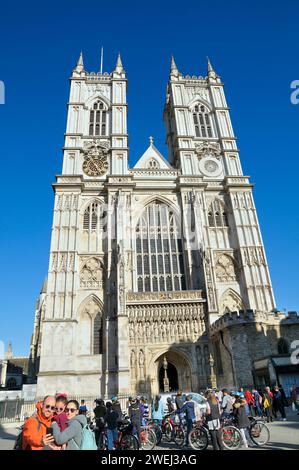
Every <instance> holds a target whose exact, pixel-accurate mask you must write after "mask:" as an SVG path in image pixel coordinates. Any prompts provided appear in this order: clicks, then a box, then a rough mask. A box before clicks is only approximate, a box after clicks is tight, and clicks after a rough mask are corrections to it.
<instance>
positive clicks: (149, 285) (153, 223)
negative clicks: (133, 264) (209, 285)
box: [136, 202, 186, 292]
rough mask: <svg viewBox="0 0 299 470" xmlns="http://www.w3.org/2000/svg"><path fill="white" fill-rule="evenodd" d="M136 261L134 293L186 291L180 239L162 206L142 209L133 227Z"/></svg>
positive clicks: (157, 205)
mask: <svg viewBox="0 0 299 470" xmlns="http://www.w3.org/2000/svg"><path fill="white" fill-rule="evenodd" d="M136 258H137V259H136V261H137V288H138V292H144V291H155V292H156V291H175V290H185V289H186V284H185V275H184V260H183V248H182V240H181V239H180V238H179V232H178V227H177V223H176V218H175V215H174V213H173V211H172V210H171V209H170V208H169V207H168V206H167V205H166V204H162V203H157V202H154V203H152V204H150V205H148V206H147V207H146V208H145V210H144V212H143V214H142V216H141V217H140V219H139V221H138V224H137V227H136Z"/></svg>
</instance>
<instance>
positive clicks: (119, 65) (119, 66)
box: [114, 53, 124, 74]
mask: <svg viewBox="0 0 299 470" xmlns="http://www.w3.org/2000/svg"><path fill="white" fill-rule="evenodd" d="M114 72H116V73H119V74H120V73H122V72H124V68H123V64H122V61H121V58H120V53H118V56H117V61H116V67H115V70H114Z"/></svg>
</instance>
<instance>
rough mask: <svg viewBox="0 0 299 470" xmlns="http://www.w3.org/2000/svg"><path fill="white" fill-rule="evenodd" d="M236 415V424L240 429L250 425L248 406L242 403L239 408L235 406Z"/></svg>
mask: <svg viewBox="0 0 299 470" xmlns="http://www.w3.org/2000/svg"><path fill="white" fill-rule="evenodd" d="M234 415H235V417H236V424H237V426H238V428H239V429H242V428H247V427H248V426H250V421H249V418H248V416H247V414H246V408H245V406H244V405H240V406H239V407H238V408H236V407H235V406H234Z"/></svg>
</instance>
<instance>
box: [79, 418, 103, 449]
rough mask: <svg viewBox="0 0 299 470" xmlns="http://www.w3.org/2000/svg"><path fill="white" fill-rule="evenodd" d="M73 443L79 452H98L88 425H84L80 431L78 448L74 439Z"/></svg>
mask: <svg viewBox="0 0 299 470" xmlns="http://www.w3.org/2000/svg"><path fill="white" fill-rule="evenodd" d="M73 441H74V443H75V445H76V446H77V447H78V448H79V450H98V447H97V445H96V438H95V435H94V432H93V431H92V430H91V429H90V427H89V426H88V424H86V425H85V426H84V427H83V429H82V434H81V445H80V447H79V446H78V444H77V442H76V441H75V439H73Z"/></svg>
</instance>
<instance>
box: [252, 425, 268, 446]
mask: <svg viewBox="0 0 299 470" xmlns="http://www.w3.org/2000/svg"><path fill="white" fill-rule="evenodd" d="M249 435H250V438H251V440H252V442H254V444H255V445H257V446H259V447H261V446H264V445H266V444H268V442H269V440H270V430H269V428H268V426H267V425H266V424H265V423H264V422H263V421H255V422H254V423H253V424H252V425H251V426H250V428H249Z"/></svg>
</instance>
